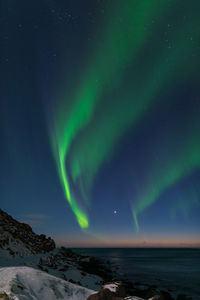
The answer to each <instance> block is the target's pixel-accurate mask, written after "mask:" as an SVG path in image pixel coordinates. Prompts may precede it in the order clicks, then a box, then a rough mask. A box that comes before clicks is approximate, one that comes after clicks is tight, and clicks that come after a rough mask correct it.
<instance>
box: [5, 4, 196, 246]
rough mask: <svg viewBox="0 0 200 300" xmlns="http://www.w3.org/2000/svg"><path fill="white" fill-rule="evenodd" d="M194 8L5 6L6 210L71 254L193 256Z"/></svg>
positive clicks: (194, 154) (92, 5)
mask: <svg viewBox="0 0 200 300" xmlns="http://www.w3.org/2000/svg"><path fill="white" fill-rule="evenodd" d="M199 12H200V2H199V0H190V1H188V0H126V1H124V0H70V1H69V0H34V1H27V0H21V1H14V0H7V1H5V0H0V23H1V28H0V91H1V97H0V141H1V144H0V145H1V147H0V185H1V186H0V204H1V205H0V206H1V208H2V209H3V210H5V211H6V212H8V213H9V214H11V215H12V216H14V217H15V218H17V219H18V220H20V221H23V222H27V223H29V224H30V225H31V226H33V229H34V230H35V231H36V232H38V233H45V234H47V235H51V236H52V237H54V238H55V240H56V241H57V242H58V244H63V245H66V246H122V247H123V246H197V245H198V246H200V218H199V215H200V79H199V69H200V17H199Z"/></svg>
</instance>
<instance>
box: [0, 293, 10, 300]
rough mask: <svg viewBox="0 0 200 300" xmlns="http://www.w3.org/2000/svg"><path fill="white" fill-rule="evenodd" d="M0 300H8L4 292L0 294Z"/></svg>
mask: <svg viewBox="0 0 200 300" xmlns="http://www.w3.org/2000/svg"><path fill="white" fill-rule="evenodd" d="M0 299H2V300H9V297H8V295H7V294H6V293H5V292H0Z"/></svg>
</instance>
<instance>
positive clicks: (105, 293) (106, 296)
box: [87, 281, 126, 300]
mask: <svg viewBox="0 0 200 300" xmlns="http://www.w3.org/2000/svg"><path fill="white" fill-rule="evenodd" d="M125 296H126V292H125V288H124V286H123V284H122V282H118V281H116V282H108V283H106V284H104V285H103V286H102V287H101V289H100V291H99V292H98V293H95V294H92V295H90V296H89V297H88V299H87V300H122V299H124V297H125Z"/></svg>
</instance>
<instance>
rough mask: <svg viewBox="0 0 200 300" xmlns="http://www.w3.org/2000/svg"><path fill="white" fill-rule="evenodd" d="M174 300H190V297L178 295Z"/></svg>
mask: <svg viewBox="0 0 200 300" xmlns="http://www.w3.org/2000/svg"><path fill="white" fill-rule="evenodd" d="M176 300H192V298H191V297H187V296H186V295H183V294H179V295H178V296H177V298H176Z"/></svg>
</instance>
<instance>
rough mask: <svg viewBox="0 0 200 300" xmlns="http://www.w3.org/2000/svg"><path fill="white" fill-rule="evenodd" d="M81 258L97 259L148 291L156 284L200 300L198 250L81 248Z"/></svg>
mask: <svg viewBox="0 0 200 300" xmlns="http://www.w3.org/2000/svg"><path fill="white" fill-rule="evenodd" d="M73 250H74V251H75V252H77V253H79V254H82V255H89V256H94V257H96V258H98V259H100V260H102V262H104V263H106V262H109V264H108V266H109V267H110V268H111V269H112V270H113V271H114V272H117V274H118V276H119V279H123V280H128V281H131V282H132V283H134V284H135V285H137V287H138V288H145V287H147V286H149V285H154V286H156V287H157V288H159V289H163V290H167V291H169V292H170V293H171V295H173V296H174V297H176V296H177V295H178V294H184V295H188V296H192V297H193V299H195V300H196V299H197V300H200V249H196V248H187V249H186V248H81V249H80V248H79V249H77V248H76V249H73Z"/></svg>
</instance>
